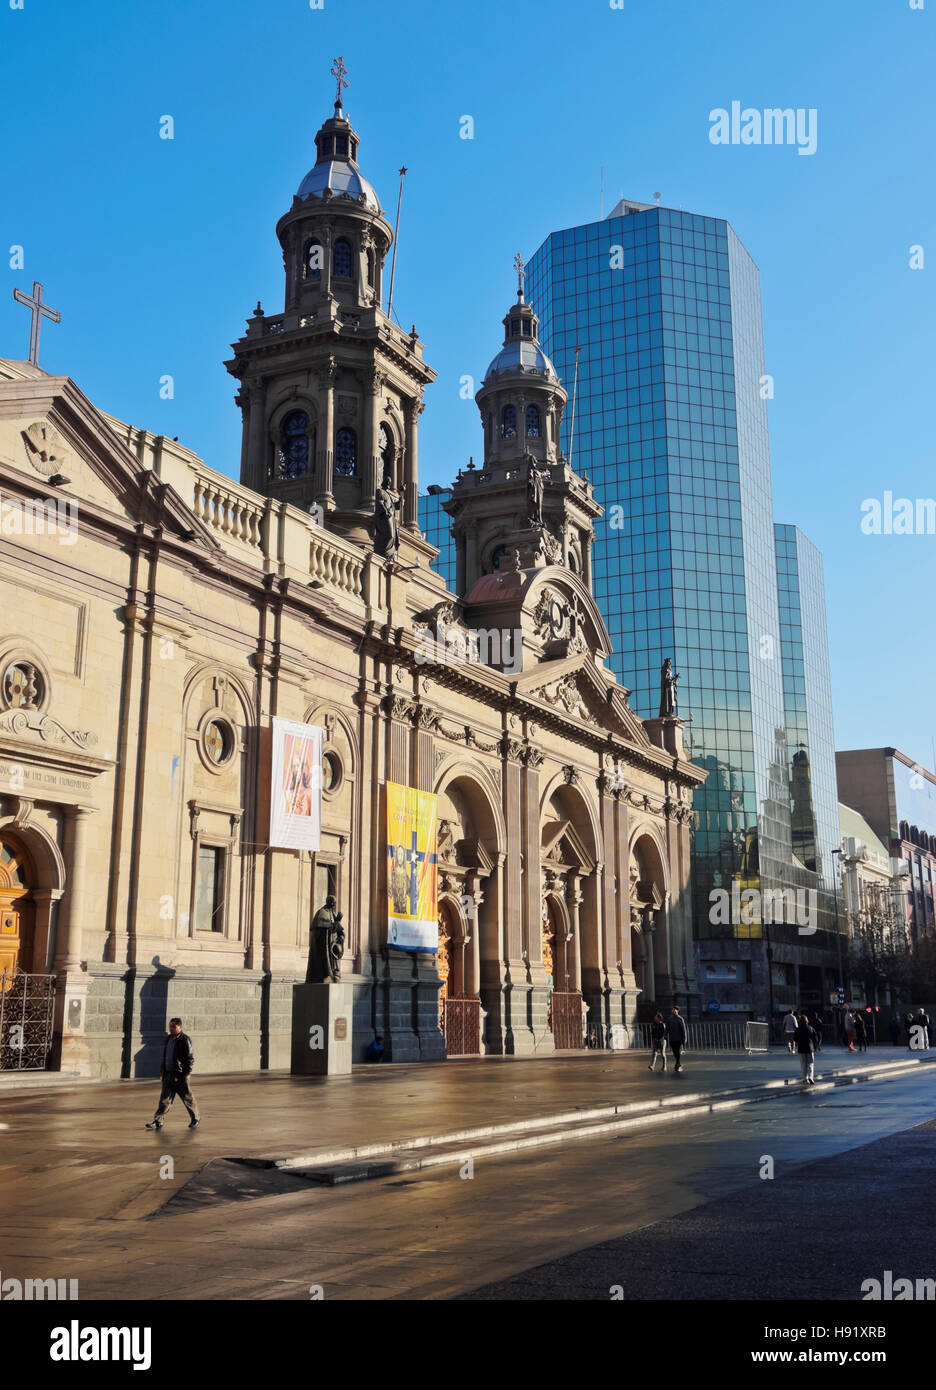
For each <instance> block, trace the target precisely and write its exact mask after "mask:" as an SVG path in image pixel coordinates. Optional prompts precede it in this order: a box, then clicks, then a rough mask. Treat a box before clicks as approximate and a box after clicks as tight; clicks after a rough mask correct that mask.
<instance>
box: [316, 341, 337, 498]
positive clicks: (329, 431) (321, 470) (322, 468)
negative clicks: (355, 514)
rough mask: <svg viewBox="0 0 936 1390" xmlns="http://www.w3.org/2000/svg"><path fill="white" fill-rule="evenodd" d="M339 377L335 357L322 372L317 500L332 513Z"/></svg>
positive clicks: (330, 359)
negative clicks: (321, 416) (321, 431)
mask: <svg viewBox="0 0 936 1390" xmlns="http://www.w3.org/2000/svg"><path fill="white" fill-rule="evenodd" d="M337 376H338V364H337V362H336V361H335V359H334V357H329V359H328V361H327V362H326V364H325V367H324V369H323V371H322V377H321V382H322V391H323V393H324V396H325V400H324V402H323V404H324V410H323V412H322V415H323V419H324V439H323V440H322V442H321V444H320V445H319V450H318V453H319V466H318V474H319V476H318V480H317V488H316V494H315V500H316V501H317V502H318V504H319V506H321V507H324V509H325V511H331V510H332V508H333V507H334V505H335V484H334V466H335V380H336V378H337Z"/></svg>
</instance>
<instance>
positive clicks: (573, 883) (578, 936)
mask: <svg viewBox="0 0 936 1390" xmlns="http://www.w3.org/2000/svg"><path fill="white" fill-rule="evenodd" d="M582 897H583V893H582V890H581V888H580V886H579V875H578V871H577V870H573V871H572V872H571V873H570V874H569V890H568V894H567V899H568V903H569V908H570V912H571V917H572V968H571V970H570V971H569V989H570V990H572V991H573V992H575V991H578V992H579V993H581V989H582V931H581V907H582Z"/></svg>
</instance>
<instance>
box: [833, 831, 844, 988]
mask: <svg viewBox="0 0 936 1390" xmlns="http://www.w3.org/2000/svg"><path fill="white" fill-rule="evenodd" d="M836 855H838V857H839V858H840V859H841V858H843V857H844V852H843V850H842V846H841V845H839V847H838V849H834V850H833V851H832V858H833V859H834V858H835V856H836ZM835 873H836V868H835V865H834V864H833V865H832V892H833V894H834V896H835V943H836V946H837V947H838V987H839V1001H840V1005H839V1006H840V1007H841V1000H842V998H843V996H844V993H845V980H844V978H843V976H842V933H841V932H840V931H839V909H838V884H837V883H836V880H835Z"/></svg>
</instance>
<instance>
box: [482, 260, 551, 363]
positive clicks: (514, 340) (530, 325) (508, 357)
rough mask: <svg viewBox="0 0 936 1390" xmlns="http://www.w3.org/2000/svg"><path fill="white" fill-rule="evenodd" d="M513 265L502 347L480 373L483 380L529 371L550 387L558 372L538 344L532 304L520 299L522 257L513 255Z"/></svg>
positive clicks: (522, 271)
mask: <svg viewBox="0 0 936 1390" xmlns="http://www.w3.org/2000/svg"><path fill="white" fill-rule="evenodd" d="M514 264H515V265H516V267H517V302H516V304H512V305H511V306H510V308H509V309H508V310H507V316H506V318H505V319H504V346H503V347H502V348H501V350H500V352H499V353H498V354H497V356H496V357H495V358H494V360H493V362H492V363H491V364H490V366H489V367H488V369H487V371H486V372H485V373H484V382H485V383H487V382H488V381H489V380H490V378H491V377H492V376H499V375H500V374H501V373H502V372H532V373H534V374H535V375H536V376H541V377H543V378H544V380H545V382H546V383H548V384H549V385H550V386H558V385H559V373H558V372H557V371H556V369H555V367H554V366H553V364H552V363H551V362H550V360H549V358H548V357H547V356H546V354H545V352H544V351H543V349H542V348H541V347H540V341H539V319H538V318H537V316H536V314H535V313H534V311H533V306H532V304H528V303H527V302H526V299H525V298H524V293H523V284H524V278H525V273H524V266H523V258H522V257H521V256H519V255H518V256H516V257H515V259H514Z"/></svg>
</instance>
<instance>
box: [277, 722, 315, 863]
mask: <svg viewBox="0 0 936 1390" xmlns="http://www.w3.org/2000/svg"><path fill="white" fill-rule="evenodd" d="M324 741H325V730H324V729H320V728H318V727H317V726H316V725H314V724H299V723H296V722H295V721H294V720H292V719H278V718H276V717H274V719H273V755H272V766H271V775H270V845H271V847H272V848H274V849H311V850H317V849H320V848H321V844H322V753H323V749H324Z"/></svg>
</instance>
